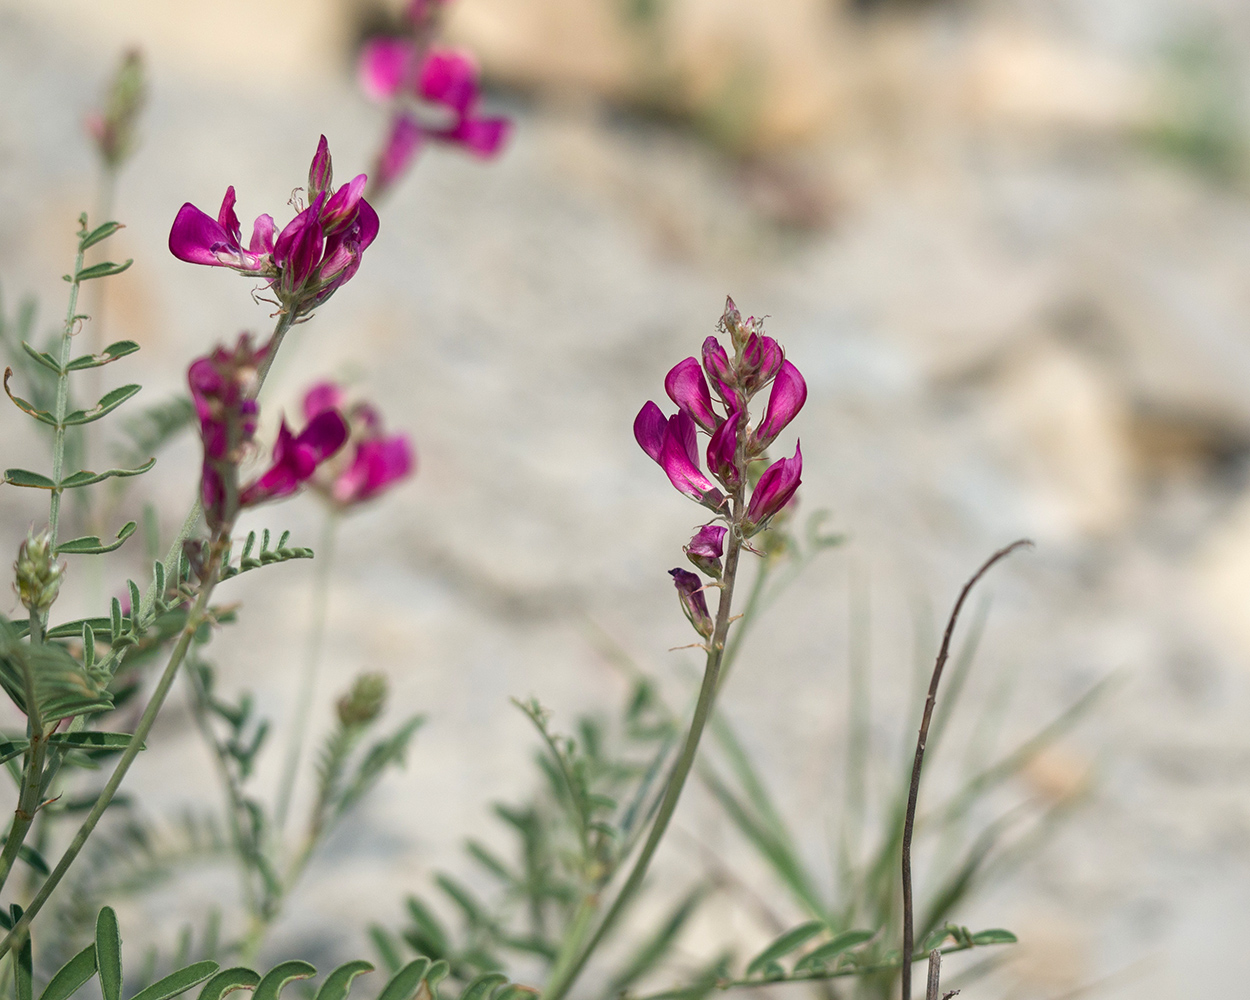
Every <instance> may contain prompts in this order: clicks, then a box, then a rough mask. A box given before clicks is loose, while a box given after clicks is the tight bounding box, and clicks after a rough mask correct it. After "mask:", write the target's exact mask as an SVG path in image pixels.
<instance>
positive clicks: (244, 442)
mask: <svg viewBox="0 0 1250 1000" xmlns="http://www.w3.org/2000/svg"><path fill="white" fill-rule="evenodd" d="M268 351H269V346H268V345H267V344H266V345H265V346H264V347H261V348H254V347H253V346H252V341H251V337H250V335H248V334H246V333H244V334H241V335H240V336H239V341H238V343H237V345H236V346H235V348H234V349H233V350H230V349H228V348H225V347H218V348H217V349H216V350H214V351H213V353H212V354H209V355H208V356H207V357H203V358H199V359H197V360H196V361H194V362H192V364H191V366H190V368H188V369H187V383H188V385H189V386H190V389H191V398H192V400H193V401H194V403H195V412H196V415H197V416H198V417H199V419H200V437H201V439H202V440H203V443H204V462H203V468H202V472H201V476H200V498H201V500H202V502H203V505H204V516H205V518H206V519H207V521H208V525H209V527H210V528H212V529H213V530H214V531H216V530H217V529H218V528H220V527H221V526H222V525H223V524H225V523H226V522H227V521H231V520H233V519H234V515H235V514H236V513H237V512H238V508H239V499H238V493H239V490H238V478H239V463H240V462H241V461H242V460H243V458H244V457H245V455H246V453H247V449H248V447H249V445H250V444H251V442H252V438H253V436H254V435H255V434H256V421H257V416H258V409H257V406H256V399H255V393H256V386H257V375H258V370H259V368H260V365H261V364H262V363H263V361H264V359H265V356H266V354H267V353H268Z"/></svg>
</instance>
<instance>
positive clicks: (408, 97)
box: [360, 0, 512, 194]
mask: <svg viewBox="0 0 1250 1000" xmlns="http://www.w3.org/2000/svg"><path fill="white" fill-rule="evenodd" d="M444 3H445V0H413V2H412V3H410V4H409V5H408V8H407V11H406V20H407V22H408V27H409V33H408V35H407V36H406V37H401V38H394V37H381V38H374V39H371V40H370V41H369V42H367V43H366V44H365V47H364V49H363V51H362V52H361V56H360V86H361V89H363V90H364V92H365V93H366V94H367V95H368V96H369V97H371V98H372V99H374V100H376V101H389V102H392V103H393V104H394V113H393V114H392V116H391V123H390V127H389V129H388V132H387V137H386V141H385V143H384V144H383V146H382V149H381V151H380V152H379V154H378V158H377V162H376V165H375V167H374V172H373V187H372V189H371V191H372V192H375V193H379V194H380V193H381V192H383V191H385V190H386V189H387V188H389V187H391V185H393V184H394V183H395V182H396V181H398V180H399V179H400V178H401V177H402V176H403V174H404V173H405V171H407V169H408V167H409V166H411V164H412V161H413V160H414V159H415V158H416V155H417V153H418V152H419V151H420V148H421V145H422V143H424V142H425V141H426V140H434V141H437V142H444V143H451V144H452V145H456V146H460V147H461V148H462V149H465V150H467V151H469V152H470V153H472V154H474V155H475V156H480V157H490V156H494V155H495V154H496V153H498V152H499V150H500V149H502V147H503V144H504V142H505V141H506V139H507V137H508V133H509V131H510V130H511V127H512V123H511V122H510V121H509V120H508V119H507V118H502V117H497V116H489V115H483V114H481V113H480V112H479V110H478V105H479V103H480V101H481V84H480V81H479V76H480V74H479V71H478V67H477V64H476V62H475V61H474V60H473V57H472V56H471V55H469V54H468V53H467V52H463V51H460V50H458V49H450V48H443V47H432V46H430V44H429V41H428V39H429V37H430V36H431V34H432V33H433V28H434V25H435V21H436V19H437V16H438V13H439V8H441V7H442V6H443V4H444Z"/></svg>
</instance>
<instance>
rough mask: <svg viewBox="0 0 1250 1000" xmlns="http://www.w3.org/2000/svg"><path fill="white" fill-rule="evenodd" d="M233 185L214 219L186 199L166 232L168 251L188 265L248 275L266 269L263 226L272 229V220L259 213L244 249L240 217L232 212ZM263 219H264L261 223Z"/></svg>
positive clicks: (259, 272)
mask: <svg viewBox="0 0 1250 1000" xmlns="http://www.w3.org/2000/svg"><path fill="white" fill-rule="evenodd" d="M234 201H235V195H234V187H233V186H232V187H228V188H226V196H225V197H224V198H223V199H222V200H221V209H220V211H219V212H218V213H217V218H216V219H214V218H212V217H211V216H209V215H206V214H205V213H204V212H201V211H200V210H199V209H198V208H196V207H195V206H194V205H192V204H191V203H190V202H187V203H186V204H185V205H183V206H182V208H180V209H178V214H177V215H176V216H175V217H174V224H173V227H172V228H171V229H170V231H169V252H170V253H172V254H173V255H174V256H175V257H177V258H178V259H179V260H185V261H187V262H188V263H191V264H208V265H210V266H213V267H229V268H232V269H233V270H235V271H243V272H247V273H251V274H264V273H266V272H267V269H268V266H269V261H268V259H267V257H268V250H269V249H271V248H267V247H265V246H264V234H265V231H266V229H268V231H270V232H272V228H273V220H272V219H270V218H269V216H267V215H262V216H261V217H260V218H259V219H257V220H256V224H255V226H254V227H253V229H252V240H251V243H250V245H249V247H248V249H247V250H244V249H243V234H242V232H241V230H240V227H239V217H238V216H237V215H235V212H234ZM262 220H267V222H264V221H262Z"/></svg>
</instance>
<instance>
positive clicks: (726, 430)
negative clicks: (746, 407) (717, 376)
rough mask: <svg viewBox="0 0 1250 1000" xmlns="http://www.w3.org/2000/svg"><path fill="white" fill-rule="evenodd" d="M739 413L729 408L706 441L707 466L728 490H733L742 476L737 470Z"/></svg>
mask: <svg viewBox="0 0 1250 1000" xmlns="http://www.w3.org/2000/svg"><path fill="white" fill-rule="evenodd" d="M739 423H740V414H739V412H738V411H737V410H730V411H729V416H728V417H727V418H726V419H725V420H724V421H723V422H722V423H721V425H720V428H719V429H718V430H717V431H716V433H715V434H713V435H712V440H710V441H709V442H708V443H707V467H708V469H710V470H711V472H712V475H714V476H715V477H716V478H717V479H719V480H720V481H721V482H722V483H723V484H724V485H725V488H726V489H728V490H731V491H732V490H733V489H734V488H736V487H737V485H738V483H739V482H741V481H742V477H741V475H740V474H739V472H738V461H739V456H738V425H739Z"/></svg>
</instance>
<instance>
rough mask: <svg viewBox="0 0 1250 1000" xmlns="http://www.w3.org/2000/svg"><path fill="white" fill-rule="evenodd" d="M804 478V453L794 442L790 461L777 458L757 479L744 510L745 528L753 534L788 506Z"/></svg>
mask: <svg viewBox="0 0 1250 1000" xmlns="http://www.w3.org/2000/svg"><path fill="white" fill-rule="evenodd" d="M802 474H803V452H802V449H801V448H800V447H799V445H798V443H797V442H796V443H795V445H794V457H793V458H779V459H778V460H777V461H775V462H774V463H773V464H772V465H770V466H769V467H768V468H767V469H765V470H764V473H763V475H761V476H760V481H759V482H758V483H756V484H755V491H754V492H753V493H752V494H751V503H750V504H749V505H748V506H747V515H746V521H747V527H748V528H749V529H750V530H751V531H752V533H754V532H755V531H758V530H759V529H760V527H762V526H763V525H764V523H765V522H767V521H768V519H769V518H770V517H772V516H773V515H774V514H776V513H777V512H778V511H779V510H781V508H782V507H784V506H785V505H786V504H788V503H789V502H790V499H791V498H792V497H793V496H794V492H795V490H797V489H798V488H799V484H800V482H801V477H802Z"/></svg>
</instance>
